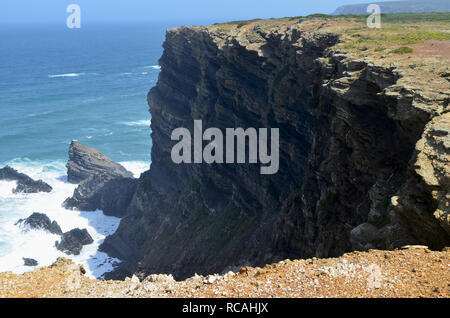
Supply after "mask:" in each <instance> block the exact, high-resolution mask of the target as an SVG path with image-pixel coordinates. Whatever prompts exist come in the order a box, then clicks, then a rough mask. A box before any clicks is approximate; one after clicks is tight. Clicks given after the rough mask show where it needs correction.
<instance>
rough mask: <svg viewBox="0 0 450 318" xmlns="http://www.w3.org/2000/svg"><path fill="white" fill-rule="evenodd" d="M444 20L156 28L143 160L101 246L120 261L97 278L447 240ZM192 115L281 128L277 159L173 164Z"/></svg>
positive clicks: (219, 123) (206, 269)
mask: <svg viewBox="0 0 450 318" xmlns="http://www.w3.org/2000/svg"><path fill="white" fill-rule="evenodd" d="M436 28H437V30H438V31H436ZM411 30H413V31H411ZM414 30H418V31H421V32H422V31H423V33H421V34H422V36H423V34H428V33H426V32H429V35H427V36H426V37H425V39H424V40H420V39H419V40H418V41H416V37H415V35H414V34H413V35H411V32H412V33H414V32H416V31H414ZM433 30H434V31H433ZM383 32H384V33H383ZM433 32H435V33H433ZM436 32H438V33H436ZM439 32H440V33H439ZM402 34H405V35H404V36H403V35H402ZM436 34H437V35H436ZM442 34H443V35H442ZM448 34H449V30H448V26H447V25H446V24H443V23H441V24H439V25H438V26H435V25H434V24H433V23H432V22H430V23H428V24H427V23H423V24H422V25H420V26H416V27H415V28H413V27H412V26H411V25H408V24H407V23H405V24H394V25H387V24H384V27H383V29H382V30H369V29H368V28H367V27H366V26H365V25H364V24H363V23H360V22H357V21H353V20H351V19H346V18H335V19H309V20H308V19H298V18H297V19H295V18H293V19H281V20H266V21H250V22H241V23H229V24H219V25H214V26H209V27H181V28H177V29H172V30H169V31H168V32H167V38H166V41H165V43H164V53H163V56H162V57H161V60H160V65H161V67H162V71H161V73H160V76H159V81H158V84H157V86H156V87H154V88H153V89H152V90H151V91H150V93H149V95H148V101H149V105H150V112H151V115H152V141H153V147H152V167H151V170H150V171H148V172H146V173H144V174H143V175H142V176H141V178H140V179H139V182H138V185H137V189H136V192H135V194H134V196H133V199H132V201H131V204H130V205H129V207H128V209H127V212H126V213H125V215H126V217H125V218H123V219H122V222H121V224H120V227H119V229H118V231H117V232H116V233H115V234H114V235H112V236H110V237H108V238H107V239H106V240H105V243H104V244H103V245H102V249H103V250H104V251H107V252H108V253H109V254H110V255H112V256H115V257H118V258H120V259H122V260H123V263H122V266H121V267H120V268H118V269H117V270H116V271H115V272H113V273H112V274H110V277H121V278H123V277H124V276H126V275H129V276H131V274H133V273H136V274H138V275H140V276H142V277H143V276H146V275H148V274H154V273H168V274H173V275H174V276H175V278H177V279H179V278H186V277H189V276H192V275H193V274H194V273H199V274H211V273H216V272H223V271H226V270H228V269H233V268H239V267H241V266H244V265H253V266H263V265H265V264H267V263H271V262H275V261H279V260H281V259H285V258H291V259H294V258H308V257H313V256H315V257H333V256H339V255H341V254H343V253H345V252H348V251H352V250H355V249H358V250H367V249H372V248H378V249H393V248H396V247H400V246H403V245H407V244H410V245H412V244H423V245H427V246H429V247H430V248H431V249H441V248H443V247H445V246H448V244H449V242H450V218H449V211H450V207H449V187H450V186H449V169H450V167H449V149H450V148H449V147H450V139H449V138H450V137H449V135H448V133H449V130H450V122H449V120H450V119H449V113H448V103H449V100H450V89H449V87H450V86H449V80H448V74H449V70H448V65H449V54H448V52H450V50H449V47H450V44H449V43H450V42H449V38H448ZM441 35H442V36H441ZM409 37H410V38H411V39H412V40H411V41H410V42H411V43H409V42H408V43H407V44H405V39H406V40H408V39H409ZM434 37H436V38H438V40H436V39H434ZM424 43H425V44H426V45H428V46H427V47H426V49H425V48H424V45H425V44H424ZM427 43H428V44H427ZM433 43H434V44H433ZM432 44H433V45H432ZM404 45H408V47H409V46H410V47H411V48H412V49H413V52H412V53H406V54H400V53H398V52H403V51H405V50H404V49H401V50H397V51H395V49H397V48H401V47H402V46H404ZM407 52H408V51H407ZM194 120H202V121H203V125H204V127H217V128H220V129H225V128H228V127H243V128H248V127H256V128H260V127H264V128H279V129H280V169H279V172H278V173H277V174H276V175H270V176H267V175H266V176H265V175H261V174H260V173H259V168H260V166H259V165H251V164H236V165H225V164H213V165H207V164H201V165H200V164H181V165H176V164H174V163H172V161H171V156H170V151H171V148H172V146H173V144H174V142H172V141H171V138H170V137H171V133H172V131H173V129H175V128H178V127H186V128H188V129H190V130H191V131H192V128H193V127H192V125H193V121H194Z"/></svg>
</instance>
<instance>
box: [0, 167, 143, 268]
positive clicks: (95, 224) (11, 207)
mask: <svg viewBox="0 0 450 318" xmlns="http://www.w3.org/2000/svg"><path fill="white" fill-rule="evenodd" d="M8 164H9V165H10V166H12V167H13V168H15V169H17V170H19V171H20V172H23V173H26V174H28V175H29V176H30V177H32V178H34V179H42V180H44V181H45V182H47V183H49V184H50V185H51V186H52V187H53V191H52V192H51V193H37V194H13V193H12V189H13V188H14V187H15V182H0V271H12V272H14V273H23V272H26V271H30V270H33V269H34V268H33V267H25V266H24V265H23V259H22V258H23V257H26V258H34V259H36V260H37V261H38V263H39V265H38V267H40V266H48V265H50V264H52V263H53V262H54V261H55V260H56V259H57V258H58V257H60V256H64V257H68V258H71V259H73V260H74V261H75V262H76V263H79V264H83V265H84V267H85V268H86V271H87V275H89V276H91V277H101V276H102V275H103V274H104V273H106V272H109V271H111V270H112V269H113V266H114V264H116V263H118V262H119V260H118V259H114V258H110V257H108V256H107V255H106V254H104V253H102V252H99V251H98V247H99V245H100V244H101V243H102V242H103V240H104V238H105V237H106V236H107V235H110V234H112V233H114V232H115V231H116V229H117V227H118V225H119V222H120V219H118V218H115V217H110V216H105V215H104V214H103V213H102V212H101V211H95V212H80V211H72V210H66V209H64V208H63V207H62V206H61V204H62V202H63V201H64V200H65V199H66V198H68V197H70V196H72V194H73V191H74V189H75V187H76V185H73V184H70V183H68V182H67V176H66V168H65V162H63V161H57V162H51V163H46V164H42V163H35V162H32V161H30V160H15V161H12V162H8ZM122 164H123V165H124V166H125V167H126V168H127V169H128V170H130V171H131V172H133V173H134V174H135V176H136V177H138V176H139V175H140V173H141V172H143V171H145V170H148V169H149V164H148V163H144V162H136V161H133V162H122ZM33 212H42V213H45V214H46V215H47V216H48V217H49V218H50V219H51V220H55V221H56V222H58V224H59V225H60V226H61V229H62V230H63V232H65V231H69V230H71V229H74V228H81V229H84V228H85V229H87V230H88V232H89V234H90V235H91V236H92V238H93V240H94V243H93V244H90V245H87V246H84V247H83V249H82V251H81V254H80V255H78V256H73V255H71V256H68V255H66V254H64V253H62V252H61V251H58V250H57V249H56V248H55V241H57V240H59V239H60V238H59V236H57V235H53V234H49V233H47V232H44V231H36V230H34V231H29V232H23V231H22V230H21V229H20V228H19V227H18V226H16V225H15V223H16V222H17V220H19V219H22V218H26V217H28V216H29V215H31V214H32V213H33Z"/></svg>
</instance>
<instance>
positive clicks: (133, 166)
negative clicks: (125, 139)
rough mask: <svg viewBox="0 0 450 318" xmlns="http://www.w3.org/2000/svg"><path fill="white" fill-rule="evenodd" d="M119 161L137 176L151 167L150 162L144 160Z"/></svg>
mask: <svg viewBox="0 0 450 318" xmlns="http://www.w3.org/2000/svg"><path fill="white" fill-rule="evenodd" d="M119 163H120V164H121V165H122V166H124V167H125V169H127V170H128V171H130V172H132V173H133V175H134V177H135V178H139V176H140V175H141V173H143V172H145V171H147V170H149V169H150V163H148V162H143V161H124V162H119Z"/></svg>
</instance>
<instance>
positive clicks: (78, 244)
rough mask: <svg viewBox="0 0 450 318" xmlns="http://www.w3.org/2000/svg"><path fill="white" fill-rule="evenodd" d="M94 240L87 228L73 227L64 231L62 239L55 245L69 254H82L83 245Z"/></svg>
mask: <svg viewBox="0 0 450 318" xmlns="http://www.w3.org/2000/svg"><path fill="white" fill-rule="evenodd" d="M93 242H94V240H93V239H92V237H91V235H90V234H89V232H88V231H87V230H86V229H83V230H80V229H73V230H70V231H69V232H66V233H64V234H63V235H62V236H61V241H59V242H58V241H56V242H55V246H56V248H57V249H58V250H60V251H62V252H64V253H66V254H67V255H80V252H81V249H82V248H83V246H84V245H89V244H91V243H93Z"/></svg>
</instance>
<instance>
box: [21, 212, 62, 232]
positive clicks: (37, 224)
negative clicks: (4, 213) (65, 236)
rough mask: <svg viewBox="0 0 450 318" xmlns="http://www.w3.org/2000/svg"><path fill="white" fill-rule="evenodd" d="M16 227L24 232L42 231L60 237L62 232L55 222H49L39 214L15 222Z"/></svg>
mask: <svg viewBox="0 0 450 318" xmlns="http://www.w3.org/2000/svg"><path fill="white" fill-rule="evenodd" d="M16 225H20V226H22V227H23V229H24V230H26V231H28V230H44V231H47V232H50V233H52V234H57V235H61V234H62V233H63V232H62V231H61V228H60V227H59V225H58V223H57V222H56V221H53V222H52V221H51V220H50V218H49V217H48V216H47V215H45V214H43V213H39V212H34V213H33V214H31V215H30V216H29V217H27V218H26V219H20V220H19V221H17V222H16Z"/></svg>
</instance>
